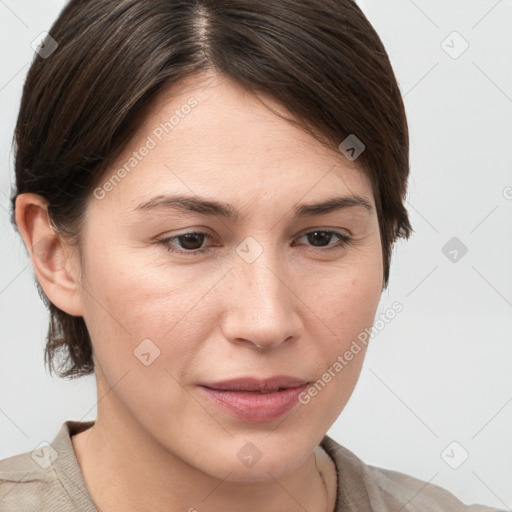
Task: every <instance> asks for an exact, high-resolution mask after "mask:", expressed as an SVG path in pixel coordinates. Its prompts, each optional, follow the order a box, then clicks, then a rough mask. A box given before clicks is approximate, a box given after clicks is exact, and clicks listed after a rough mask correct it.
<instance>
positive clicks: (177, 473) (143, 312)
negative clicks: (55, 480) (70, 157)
mask: <svg viewBox="0 0 512 512" xmlns="http://www.w3.org/2000/svg"><path fill="white" fill-rule="evenodd" d="M213 78H214V80H213V81H211V82H210V83H209V84H208V85H207V87H205V85H204V84H205V82H204V81H203V80H197V79H189V80H188V81H184V82H182V83H181V84H180V85H179V87H178V86H176V85H175V86H174V87H173V88H172V89H168V90H166V91H165V92H164V93H162V94H160V96H159V97H158V99H157V102H156V103H155V104H154V105H153V108H152V109H151V110H150V111H149V112H148V115H147V116H146V118H145V119H144V121H143V123H142V124H141V125H140V128H139V131H138V132H137V134H136V135H135V136H134V138H133V139H132V140H131V141H130V142H129V144H128V146H127V147H126V148H125V150H124V151H123V154H122V155H120V157H119V159H118V160H117V162H116V163H115V165H113V166H112V168H111V170H110V171H109V172H107V173H106V174H105V179H104V180H103V183H104V182H105V181H106V180H107V179H108V178H109V177H110V176H111V175H112V173H113V172H115V170H116V169H118V168H119V167H120V166H121V165H122V164H123V163H124V162H126V160H127V159H128V158H129V157H130V156H131V155H132V154H133V152H134V151H136V150H138V149H139V148H140V147H141V146H143V145H144V143H145V141H146V140H147V137H148V135H151V133H152V131H153V130H154V129H155V127H157V126H158V125H159V124H160V123H161V122H163V121H166V120H168V119H169V118H170V116H171V115H172V113H173V112H174V111H175V110H176V109H179V108H180V107H181V106H182V105H184V104H186V103H187V100H188V99H189V98H191V97H192V96H193V97H194V98H196V99H197V101H198V104H197V106H196V107H194V108H193V109H192V110H191V112H190V113H189V114H188V115H186V116H184V117H183V118H182V119H180V122H179V123H178V124H177V125H176V126H175V127H174V129H173V130H172V132H171V133H170V134H165V136H164V137H163V138H162V141H160V142H159V143H158V145H157V146H156V147H155V148H154V149H152V150H151V151H150V152H149V154H148V155H147V156H145V157H144V159H143V160H142V161H141V162H140V163H138V165H137V166H136V167H134V168H133V170H131V172H129V173H128V174H126V176H125V177H124V178H123V179H122V180H121V181H120V182H119V183H117V184H116V185H115V187H113V188H112V190H110V191H109V192H108V193H106V194H105V197H103V198H102V199H97V198H95V197H94V196H91V197H90V199H89V202H88V205H87V209H86V217H85V219H86V222H85V224H84V228H83V232H82V237H83V246H82V248H81V250H82V254H81V257H82V258H81V260H80V258H79V255H78V252H77V250H75V249H73V248H72V247H70V246H68V245H67V244H66V242H65V241H64V240H63V239H62V238H60V237H59V236H58V235H57V234H56V233H55V232H54V231H53V230H52V229H51V226H50V225H49V223H48V218H47V215H46V204H45V202H44V200H43V199H42V198H41V197H39V196H37V195H34V194H22V195H20V196H19V197H18V199H17V203H16V220H17V223H18V227H19V229H20V232H21V234H22V236H23V238H24V241H25V243H26V245H27V248H28V249H29V251H30V254H31V257H32V261H33V264H34V269H35V272H36V275H37V278H38V280H39V282H40V283H41V286H42V287H43V289H44V291H45V293H46V294H47V296H48V297H49V298H50V300H51V301H52V302H53V303H54V304H55V305H57V306H58V307H59V308H61V309H62V310H64V311H66V312H68V313H70V314H72V315H80V316H83V317H84V319H85V322H86V325H87V328H88V330H89V333H90V336H91V340H92V344H93V350H94V362H95V365H96V381H97V389H98V406H97V420H96V423H95V425H94V426H93V427H92V428H90V429H89V430H87V431H85V432H83V433H81V434H78V435H75V436H73V437H72V442H73V447H74V449H75V452H76V454H77V459H78V461H79V464H80V467H81V469H82V472H83V474H84V478H85V482H86V484H87V487H88V489H89V492H90V494H91V497H92V498H93V500H94V502H95V503H96V505H97V507H98V509H100V510H104V511H107V510H108V511H109V512H112V511H117V510H119V511H121V510H123V511H124V512H126V511H128V512H130V511H136V510H153V511H164V510H165V511H170V510H171V511H182V510H183V511H187V510H191V509H192V510H193V509H196V510H198V511H199V512H202V511H208V512H217V511H221V510H222V511H235V510H245V511H249V512H250V511H261V510H279V511H285V512H286V511H296V510H303V508H302V507H304V508H305V509H306V510H308V511H318V512H325V510H332V508H333V507H334V503H335V499H336V478H337V477H336V468H335V466H334V464H333V462H332V460H331V459H330V458H329V457H328V456H327V455H326V454H325V452H323V451H322V450H321V449H320V448H319V446H318V444H319V443H320V441H321V440H322V438H323V436H324V435H325V434H326V432H327V431H328V429H329V428H330V427H331V425H332V424H333V422H334V421H335V419H336V418H337V417H338V415H339V414H340V413H341V411H342V410H343V408H344V407H345V405H346V403H347V402H348V400H349V398H350V395H351V394H352V391H353V389H354V387H355V385H356V383H357V379H358V377H359V375H360V371H361V366H362V364H363V360H364V355H365V349H364V347H363V350H361V351H360V352H359V353H358V354H357V355H355V356H354V358H353V359H352V360H351V361H350V363H349V364H348V365H347V366H346V367H344V368H343V370H342V371H341V372H339V373H337V374H336V377H335V378H333V379H332V381H331V382H330V383H329V384H328V385H327V386H325V388H324V389H322V391H321V392H319V393H318V395H317V396H315V397H314V398H312V399H311V400H310V402H309V403H308V404H307V405H303V404H300V403H297V404H296V406H295V407H294V408H293V409H292V410H291V411H290V412H289V413H287V414H286V415H285V416H284V417H280V418H279V419H278V420H275V421H271V422H263V423H253V422H247V421H242V420H240V419H238V418H236V417H234V416H232V415H230V414H228V413H226V412H225V411H224V410H221V409H220V408H219V407H218V406H217V405H215V404H213V403H212V402H211V401H209V400H208V399H206V398H205V397H204V396H203V395H202V394H201V393H200V392H199V389H198V387H197V385H198V383H200V382H205V381H218V380H225V379H229V378H235V377H242V376H254V377H258V378H265V377H270V376H274V375H288V376H293V377H299V378H303V379H305V380H308V381H310V382H315V381H317V380H318V379H320V378H321V376H322V374H324V372H325V371H326V370H327V368H329V367H330V366H332V365H333V363H334V362H335V361H336V358H337V357H338V356H339V355H342V354H344V353H345V351H346V350H348V349H349V347H350V345H351V343H352V341H353V340H355V339H356V337H357V335H358V334H359V333H360V332H362V331H364V329H365V328H369V327H370V326H371V325H372V324H373V320H374V316H375V313H376V309H377V305H378V302H379V298H380V294H381V291H382V272H383V267H382V253H381V239H380V234H379V226H378V219H377V214H376V211H375V202H374V198H373V195H372V190H371V185H370V183H369V181H368V180H367V178H366V176H365V175H364V174H363V172H362V171H361V170H359V169H358V168H357V167H356V163H357V162H350V161H348V160H347V159H346V158H345V157H344V156H343V155H342V154H341V153H340V152H338V151H335V150H328V149H326V148H325V147H324V146H322V145H321V144H320V143H319V142H318V141H316V140H315V139H314V138H313V137H312V136H311V135H309V134H307V133H305V132H304V131H302V130H299V129H297V128H296V127H294V126H293V125H292V124H291V123H289V122H287V121H286V120H283V119H281V118H280V117H278V116H276V115H275V114H274V113H272V112H270V111H269V109H268V108H266V106H265V104H264V103H266V104H267V105H271V106H272V107H273V108H274V109H277V110H278V111H280V112H284V110H283V109H282V108H281V107H280V106H279V105H277V104H276V103H274V102H273V101H272V100H270V99H269V98H261V100H260V98H258V97H256V96H253V95H251V94H249V93H248V92H247V91H245V90H244V89H242V88H241V87H240V86H238V85H236V84H234V83H233V82H231V81H230V80H228V79H227V78H225V77H222V76H216V77H213ZM262 100H264V103H263V102H262ZM171 193H173V194H175V193H183V194H189V195H198V196H206V197H208V198H209V199H214V200H218V201H223V202H228V203H230V204H232V205H233V207H234V208H236V209H238V210H239V212H240V213H239V216H238V219H237V220H236V221H231V220H228V219H222V218H218V217H214V216H208V215H204V214H199V213H193V212H183V211H178V210H175V209H165V208H162V209H160V210H158V211H157V210H155V211H151V212H141V211H135V207H136V206H137V205H138V204H140V203H142V202H143V201H146V200H148V199H150V198H152V197H153V196H156V195H158V194H171ZM350 194H357V195H359V196H362V197H364V198H365V199H366V200H367V201H368V202H369V203H370V204H371V205H372V207H373V210H372V212H368V211H366V210H365V209H364V208H361V207H349V208H345V209H341V210H338V211H334V212H330V213H328V214H326V215H315V216H311V217H305V218H302V219H298V220H294V219H293V218H292V215H291V212H292V209H293V208H294V207H295V206H296V205H297V204H298V203H311V202H317V201H322V200H325V199H328V198H331V197H333V196H338V195H350ZM315 229H316V230H326V229H330V230H334V231H339V232H341V233H343V234H345V235H349V236H351V240H350V241H349V242H348V243H347V244H346V245H345V246H342V247H340V246H339V239H338V238H337V237H336V236H335V235H333V236H332V237H331V238H330V239H329V237H327V240H326V241H325V242H321V241H320V242H319V241H318V237H317V238H315V237H313V238H311V237H309V238H308V237H307V236H304V235H305V234H306V233H309V232H311V231H314V230H315ZM191 231H200V232H203V233H204V232H206V233H208V234H210V235H211V236H212V239H210V240H208V239H204V241H201V239H199V241H196V245H195V246H194V249H192V250H190V249H189V252H194V250H196V249H195V247H202V248H204V247H211V250H209V251H206V252H204V253H202V254H199V255H197V256H190V255H187V254H177V253H173V252H169V251H168V250H166V248H165V246H164V245H163V244H162V243H158V241H159V239H163V238H166V237H167V238H169V237H173V236H177V235H178V234H180V235H181V234H183V233H184V232H191ZM246 237H252V238H254V239H255V240H256V241H257V243H258V244H259V246H260V247H261V249H262V251H263V252H262V253H261V254H260V255H259V257H258V258H257V259H256V260H255V261H253V262H252V263H248V262H247V261H245V260H244V259H243V258H242V257H241V256H240V255H239V253H237V251H236V249H237V247H238V246H239V245H240V244H241V243H242V241H244V239H246ZM42 244H44V251H41V250H38V247H39V248H40V247H41V245H42ZM169 244H170V245H171V246H173V247H174V248H175V249H176V250H182V251H184V252H185V251H186V250H187V248H186V247H187V246H186V244H185V243H184V240H183V239H177V238H174V239H173V240H172V243H171V242H169V243H168V245H169ZM322 244H323V246H322ZM326 245H329V246H330V247H334V246H336V245H338V247H337V248H326V247H325V246H326ZM188 247H190V246H188ZM251 250H254V249H251ZM42 252H43V253H44V257H41V256H40V255H41V253H42ZM147 338H149V339H150V340H151V341H152V343H154V345H155V346H156V347H158V349H159V350H160V355H159V356H158V357H157V358H156V359H154V361H153V362H152V363H151V364H150V365H147V366H146V365H144V364H142V363H141V361H140V360H139V359H138V358H137V357H136V356H135V355H134V350H136V348H137V347H138V346H139V345H140V343H141V342H142V340H144V339H147ZM248 442H251V443H253V444H254V445H255V446H256V447H257V448H258V450H259V451H260V452H261V454H262V456H261V459H260V460H259V461H258V462H257V463H256V464H255V465H253V466H252V467H246V466H245V465H244V464H242V463H241V462H240V460H239V458H238V457H237V453H238V451H239V450H240V449H241V448H242V447H243V446H244V445H245V444H246V443H248ZM315 455H316V459H317V460H316V464H315ZM316 465H318V470H317V467H316ZM319 470H320V471H321V472H322V473H323V475H324V477H325V479H326V483H327V491H328V494H327V498H326V496H325V489H324V486H323V484H322V480H321V478H320V474H319ZM326 500H327V501H326Z"/></svg>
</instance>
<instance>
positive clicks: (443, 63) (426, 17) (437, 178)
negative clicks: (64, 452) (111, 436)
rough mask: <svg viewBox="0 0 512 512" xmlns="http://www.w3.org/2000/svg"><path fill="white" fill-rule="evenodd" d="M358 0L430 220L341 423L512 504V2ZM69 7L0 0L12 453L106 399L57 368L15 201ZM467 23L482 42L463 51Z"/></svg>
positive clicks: (359, 444) (340, 428)
mask: <svg viewBox="0 0 512 512" xmlns="http://www.w3.org/2000/svg"><path fill="white" fill-rule="evenodd" d="M359 4H360V5H361V7H362V9H363V11H364V12H365V14H366V15H367V16H368V18H369V19H370V21H371V23H372V24H373V25H374V27H375V29H376V30H377V32H378V33H379V35H380V37H381V39H382V40H383V42H384V44H385V46H386V49H387V51H388V53H389V55H390V59H391V61H392V64H393V67H394V69H395V72H396V75H397V78H398V80H399V83H400V87H401V90H402V93H403V95H404V100H405V103H406V109H407V114H408V120H409V125H410V136H411V173H412V176H411V179H410V184H409V195H408V201H407V206H408V209H409V212H410V216H411V221H412V224H413V227H414V229H415V233H414V234H413V236H412V238H411V239H410V240H409V241H408V242H406V243H400V244H399V245H398V246H397V247H396V249H395V253H394V259H393V265H392V270H391V278H390V286H389V289H388V290H387V291H386V292H384V294H383V296H382V300H381V304H380V308H379V311H384V310H386V309H387V308H388V307H390V306H391V304H392V303H393V302H394V301H395V300H398V301H400V302H401V303H402V304H403V308H404V309H403V311H402V312H401V313H399V314H398V315H397V316H396V318H395V319H394V320H392V321H391V322H390V323H389V324H387V325H386V327H385V328H384V329H383V330H381V331H380V332H379V333H378V334H377V335H376V336H375V337H374V338H373V340H372V342H371V345H370V348H369V350H368V354H367V358H366V361H365V364H364V367H363V370H362V374H361V378H360V380H359V383H358V385H357V387H356V389H355V391H354V394H353V396H352V398H351V400H350V401H349V403H348V405H347V407H346V408H345V410H344V411H343V413H342V414H341V416H340V417H339V419H338V420H337V422H336V423H335V424H334V425H333V427H332V428H331V430H330V431H329V435H331V436H332V437H333V438H334V439H336V440H337V441H338V442H340V443H341V444H344V445H345V446H347V447H348V448H349V449H351V450H352V451H354V452H355V453H356V454H357V455H358V456H359V457H360V458H362V459H363V460H364V461H365V462H367V463H369V464H373V465H376V466H381V467H386V468H390V469H394V470H397V471H402V472H404V473H408V474H411V475H414V476H416V477H418V478H421V479H423V480H425V481H428V482H431V483H432V484H436V485H440V486H442V487H445V488H446V489H448V490H450V491H451V492H453V493H454V494H455V495H456V496H458V497H459V498H460V499H461V500H463V501H464V502H466V503H473V502H479V503H484V504H488V505H491V506H496V507H500V508H508V509H510V507H512V486H511V485H510V482H512V440H511V436H512V428H511V427H512V371H511V366H512V344H511V343H510V340H511V335H510V333H511V327H512V264H511V263H512V259H511V256H512V172H511V164H512V122H511V119H512V65H511V64H512V45H511V40H510V39H511V36H510V27H511V21H512V2H511V1H510V0H508V1H507V0H500V1H495V0H492V1H487V0H471V1H470V0H466V1H464V2H462V1H455V0H450V1H447V0H435V1H433V0H429V1H426V0H422V1H420V0H416V1H412V0H364V1H360V2H359ZM63 5H64V2H62V1H57V0H53V1H48V0H45V1H44V2H42V1H40V0H39V1H36V0H31V1H29V0H17V1H16V2H15V1H14V0H0V48H1V54H0V70H1V71H0V73H1V74H0V109H1V113H2V115H1V123H0V223H1V224H0V229H1V240H2V244H1V249H0V258H1V261H0V268H1V274H0V336H1V338H0V433H1V435H0V458H4V457H7V456H10V455H14V454H16V453H20V452H23V451H28V450H32V449H34V448H35V447H36V446H38V445H39V444H40V443H41V442H42V441H46V442H50V441H51V440H53V438H54V436H55V434H56V433H57V431H58V429H59V428H60V426H61V425H62V422H64V421H65V420H68V419H74V420H88V419H94V418H95V413H96V397H95V386H94V378H93V377H87V378H82V379H80V380H77V381H61V380H58V379H51V378H50V377H49V376H48V375H47V374H46V373H45V370H44V366H43V344H44V337H45V334H46V329H47V321H48V315H47V312H46V310H45V308H44V306H43V304H42V302H41V300H40V299H39V297H38V295H37V292H36V288H35V285H34V281H33V280H34V274H33V269H32V266H31V263H30V261H29V259H28V257H27V253H26V250H25V248H24V246H23V245H22V241H21V239H20V238H19V237H18V236H17V235H16V234H15V233H14V231H13V229H12V227H11V225H10V222H9V214H8V211H9V209H10V206H9V201H8V198H9V196H10V188H11V182H12V177H13V165H12V151H11V138H12V132H13V128H14V123H15V120H16V115H17V109H18V105H19V100H20V97H21V90H22V85H23V80H24V77H25V74H26V72H27V70H28V65H29V63H30V61H31V59H32V55H33V50H32V48H31V43H32V41H33V40H34V39H35V38H37V36H38V35H39V34H40V33H41V32H43V31H45V30H47V29H48V28H49V27H50V25H51V23H52V22H53V20H54V19H55V17H56V16H57V14H58V12H59V11H60V9H61V7H62V6H63ZM454 31H456V32H458V33H459V34H460V36H461V37H462V38H464V40H466V41H467V43H468V44H469V47H468V48H467V50H466V51H465V52H464V53H462V54H461V55H458V53H459V52H460V51H461V49H463V46H462V44H463V42H462V39H461V38H460V37H459V36H457V35H451V36H450V34H452V32H454ZM448 36H450V37H448ZM447 37H448V39H446V38H447ZM443 41H445V43H443ZM450 47H451V48H450ZM445 49H446V50H448V51H449V52H451V53H452V56H450V55H449V54H448V53H447V52H446V51H445ZM454 56H456V57H457V58H453V57H454ZM452 237H457V238H458V239H459V240H460V242H462V243H463V244H464V245H465V246H466V247H467V249H468V252H467V253H466V254H465V255H464V256H463V257H460V254H461V253H460V252H459V253H458V254H459V259H458V261H456V262H454V261H451V260H450V259H449V258H448V257H447V256H446V255H445V254H444V253H443V252H442V248H443V247H444V246H445V244H446V243H447V242H448V241H449V240H450V239H451V238H452ZM450 250H451V249H450ZM445 252H448V251H445ZM448 256H450V255H449V254H448ZM378 314H379V313H377V315H378ZM453 441H456V442H457V443H458V444H457V445H455V447H454V445H451V446H450V447H449V448H448V451H445V449H446V447H447V446H448V445H450V443H452V442H453ZM452 448H453V451H452ZM462 450H465V451H466V452H467V453H468V454H469V457H468V459H467V460H466V461H465V462H464V463H463V464H462V465H460V467H458V468H457V469H453V468H452V467H450V466H449V465H448V464H447V463H446V462H445V460H450V461H451V462H452V465H453V464H454V462H453V461H455V462H456V461H457V460H459V458H460V457H461V455H462V454H463V451H462ZM442 453H444V454H445V455H444V458H443V456H442ZM447 454H448V455H449V456H450V457H449V458H447Z"/></svg>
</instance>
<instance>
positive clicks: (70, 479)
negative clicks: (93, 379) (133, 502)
mask: <svg viewBox="0 0 512 512" xmlns="http://www.w3.org/2000/svg"><path fill="white" fill-rule="evenodd" d="M88 424H89V423H85V422H84V423H80V422H73V421H67V422H65V423H64V424H63V425H62V427H61V428H60V430H59V432H58V434H57V435H56V437H55V439H54V440H53V441H52V442H51V443H45V444H43V445H40V446H38V447H37V448H36V449H34V450H32V451H29V452H25V453H20V454H17V455H13V456H11V457H7V458H5V459H2V460H0V510H1V511H2V512H36V511H37V512H39V511H41V510H51V511H52V512H60V511H62V512H64V511H65V512H75V511H77V510H82V508H79V507H77V503H79V502H80V501H83V500H80V499H77V494H82V493H80V490H81V486H80V484H81V480H80V478H79V475H78V473H77V471H78V469H77V468H78V464H77V463H76V458H75V455H74V452H73V447H72V444H71V439H70V429H72V430H71V431H73V428H74V429H75V430H76V429H78V428H86V427H87V425H88ZM85 508H87V507H85ZM87 509H88V510H93V509H92V508H87Z"/></svg>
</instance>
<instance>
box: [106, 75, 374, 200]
mask: <svg viewBox="0 0 512 512" xmlns="http://www.w3.org/2000/svg"><path fill="white" fill-rule="evenodd" d="M270 109H272V110H274V111H275V112H278V113H279V114H281V115H283V116H285V117H291V116H290V114H288V113H287V112H286V111H285V110H284V108H283V107H282V106H280V105H279V104H277V103H276V102H274V101H273V100H272V99H270V98H268V97H256V96H254V95H253V94H251V93H249V92H248V91H246V90H245V89H243V88H242V87H241V86H239V85H238V84H236V83H234V82H232V81H231V80H229V79H227V78H225V77H220V76H213V77H212V76H206V77H205V76H202V77H200V78H199V79H198V78H195V79H190V78H189V79H188V80H187V81H182V82H181V83H180V84H178V85H177V86H174V87H172V88H167V89H164V90H163V91H162V92H161V93H160V94H159V96H158V97H157V98H156V99H155V100H154V102H153V103H152V105H151V107H150V109H149V110H148V111H147V113H146V115H145V117H144V119H143V121H142V122H141V123H140V125H139V127H138V130H137V132H136V134H135V136H134V137H133V138H132V140H131V141H130V142H129V143H128V145H127V147H126V148H125V150H124V151H123V153H122V154H121V155H120V156H119V158H118V159H117V160H116V162H115V163H114V164H113V165H112V166H111V168H110V169H109V170H108V171H107V172H106V174H105V177H104V180H103V183H104V182H105V181H108V180H109V178H110V177H112V176H113V175H115V174H116V173H117V174H122V180H116V181H117V183H116V185H115V187H111V188H113V189H114V190H112V191H111V192H109V197H110V198H111V199H112V200H117V203H118V205H119V206H121V207H122V208H123V209H124V210H128V209H133V208H135V207H136V206H137V205H138V204H139V203H140V200H141V198H149V197H152V196H155V195H157V194H158V193H161V194H168V193H173V194H186V195H194V194H197V195H201V196H222V197H225V198H228V197H229V198H232V199H233V198H234V199H233V200H232V201H230V202H231V203H236V200H235V199H236V198H239V199H240V200H241V201H243V204H247V203H248V202H249V203H250V202H260V203H261V206H262V207H264V206H270V205H271V204H272V202H274V204H275V202H276V201H279V202H282V201H283V200H290V201H292V200H293V201H292V202H293V203H296V202H297V201H298V200H299V199H301V198H304V199H305V200H314V199H318V198H319V197H320V196H322V198H325V196H326V193H329V195H330V196H333V195H336V194H337V193H339V194H347V193H352V194H354V195H366V197H367V199H368V201H369V202H370V203H373V197H372V194H371V186H370V183H369V181H368V179H367V177H366V175H365V173H364V172H362V171H361V170H360V169H359V168H358V167H357V166H356V165H355V164H354V162H350V161H348V160H347V159H346V158H345V157H344V156H343V155H342V154H341V153H340V152H339V151H336V150H329V149H328V148H326V147H325V146H323V145H322V144H321V143H320V142H319V141H317V140H316V139H314V137H312V136H311V135H310V134H308V133H306V132H305V131H304V130H302V129H300V128H298V127H296V126H294V125H293V124H292V123H290V122H289V121H287V120H286V119H283V118H281V117H279V115H276V113H274V112H272V111H271V110H270ZM120 169H124V171H123V172H121V173H119V172H118V171H119V170H120Z"/></svg>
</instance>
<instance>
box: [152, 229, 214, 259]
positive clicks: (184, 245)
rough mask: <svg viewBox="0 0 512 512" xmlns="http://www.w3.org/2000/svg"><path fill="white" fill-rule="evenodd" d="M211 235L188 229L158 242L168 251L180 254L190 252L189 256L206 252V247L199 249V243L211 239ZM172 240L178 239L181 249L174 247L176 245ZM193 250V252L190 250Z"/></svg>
mask: <svg viewBox="0 0 512 512" xmlns="http://www.w3.org/2000/svg"><path fill="white" fill-rule="evenodd" d="M211 238H212V237H211V236H210V235H209V234H208V233H202V232H199V231H190V232H187V233H182V234H181V235H176V236H172V237H169V238H164V239H163V240H160V241H159V242H160V243H161V244H162V245H163V246H164V249H166V250H168V251H170V252H177V253H181V254H190V255H191V256H193V255H195V254H200V253H203V252H206V251H207V250H208V248H206V249H204V248H203V249H201V248H200V247H201V245H202V243H203V242H204V241H205V240H211ZM172 240H178V241H179V242H180V244H181V249H184V250H180V249H176V246H175V245H174V244H173V243H171V241H172ZM191 251H194V252H191Z"/></svg>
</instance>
